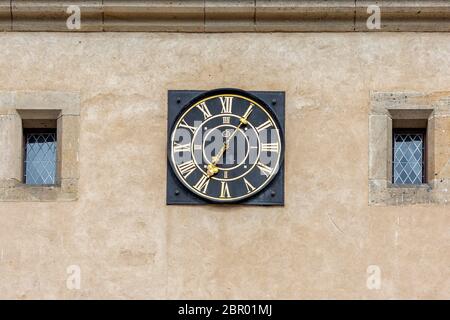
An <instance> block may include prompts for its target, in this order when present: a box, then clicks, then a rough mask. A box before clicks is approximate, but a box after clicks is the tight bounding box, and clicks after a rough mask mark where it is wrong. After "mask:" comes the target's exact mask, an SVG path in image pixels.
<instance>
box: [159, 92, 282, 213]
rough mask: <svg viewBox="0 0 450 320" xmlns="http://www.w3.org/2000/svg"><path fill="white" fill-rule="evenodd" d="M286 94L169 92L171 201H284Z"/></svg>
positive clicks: (190, 202) (168, 196)
mask: <svg viewBox="0 0 450 320" xmlns="http://www.w3.org/2000/svg"><path fill="white" fill-rule="evenodd" d="M283 107H284V93H280V92H247V91H243V90H239V89H217V90H212V91H207V92H201V91H169V117H168V120H169V123H168V146H167V154H168V164H169V165H168V184H167V203H168V204H204V203H237V202H239V203H243V204H245V203H247V204H265V205H270V204H276V205H282V204H283V202H284V186H283V182H284V176H283V173H284V170H283V168H284V167H283V154H284V135H283V132H284V130H283V129H284V108H283Z"/></svg>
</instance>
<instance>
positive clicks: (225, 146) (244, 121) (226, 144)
mask: <svg viewBox="0 0 450 320" xmlns="http://www.w3.org/2000/svg"><path fill="white" fill-rule="evenodd" d="M250 113H252V109H249V111H247V112H246V114H245V115H244V116H243V117H241V118H240V119H239V125H238V126H237V127H236V129H234V131H233V133H232V134H231V136H229V137H228V139H227V140H226V141H225V142H224V144H223V146H222V148H221V149H220V151H219V153H218V154H217V156H215V157H214V161H213V162H212V164H213V165H214V166H215V165H216V164H217V163H218V162H219V160H220V159H221V158H222V156H223V154H224V153H225V150H227V149H228V147H229V146H230V141H231V139H233V138H234V136H235V135H236V133H237V132H238V131H239V129H240V128H241V127H242V125H246V124H247V123H248V121H247V119H248V117H249V116H250Z"/></svg>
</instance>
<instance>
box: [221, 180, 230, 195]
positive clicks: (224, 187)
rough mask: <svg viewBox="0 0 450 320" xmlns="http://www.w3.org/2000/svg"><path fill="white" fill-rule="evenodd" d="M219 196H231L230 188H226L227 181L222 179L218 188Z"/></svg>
mask: <svg viewBox="0 0 450 320" xmlns="http://www.w3.org/2000/svg"><path fill="white" fill-rule="evenodd" d="M220 198H231V195H230V189H228V183H226V182H225V181H222V186H221V188H220Z"/></svg>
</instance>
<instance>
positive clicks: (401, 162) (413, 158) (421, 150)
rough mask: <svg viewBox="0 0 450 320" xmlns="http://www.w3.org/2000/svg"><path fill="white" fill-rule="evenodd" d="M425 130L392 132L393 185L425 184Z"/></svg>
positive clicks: (395, 130)
mask: <svg viewBox="0 0 450 320" xmlns="http://www.w3.org/2000/svg"><path fill="white" fill-rule="evenodd" d="M425 135H426V131H425V130H420V129H417V130H403V129H394V131H393V139H392V140H393V150H392V155H393V160H392V164H393V167H392V171H393V175H392V178H393V181H392V182H393V183H394V184H396V185H420V184H422V183H425V182H426V179H425V173H426V166H425Z"/></svg>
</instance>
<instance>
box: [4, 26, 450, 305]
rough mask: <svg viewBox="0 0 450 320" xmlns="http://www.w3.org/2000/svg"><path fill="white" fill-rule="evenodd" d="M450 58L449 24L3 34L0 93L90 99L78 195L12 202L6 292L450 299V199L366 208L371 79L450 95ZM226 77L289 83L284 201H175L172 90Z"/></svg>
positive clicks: (267, 84)
mask: <svg viewBox="0 0 450 320" xmlns="http://www.w3.org/2000/svg"><path fill="white" fill-rule="evenodd" d="M449 57H450V34H448V33H447V34H445V33H443V34H439V33H435V34H426V33H424V34H419V33H402V34H387V33H378V34H345V33H343V34H331V33H326V34H314V33H311V34H144V33H123V34H114V33H92V34H69V33H58V34H56V33H26V34H24V33H22V34H19V33H7V34H0V90H6V91H8V90H11V91H16V90H27V91H30V90H31V91H32V90H37V91H39V90H52V91H53V90H54V91H70V92H74V91H75V92H80V95H81V136H80V152H79V159H80V182H79V200H78V201H76V202H60V203H57V202H55V203H35V202H33V203H32V202H29V203H25V202H24V203H11V202H2V203H0V298H19V299H31V298H288V299H290V298H296V299H297V298H376V299H378V298H447V299H448V298H450V294H449V292H450V276H449V271H450V270H449V265H450V255H449V252H450V232H449V228H450V210H449V206H448V205H431V204H430V205H413V206H395V207H386V206H376V207H370V206H368V114H369V104H370V91H387V92H389V91H418V92H436V91H448V90H450V59H449ZM218 87H239V88H242V89H248V90H283V91H286V95H287V106H286V115H287V122H286V127H287V130H286V134H287V137H286V143H287V146H286V148H287V150H286V206H285V207H284V208H262V207H239V206H234V207H221V206H209V207H182V206H181V207H180V206H178V207H167V206H166V205H165V170H166V153H165V148H166V141H165V140H166V112H167V111H166V110H167V90H169V89H212V88H218ZM0 165H1V164H0ZM448 165H449V164H448V163H447V166H448ZM443 170H445V168H444V169H443ZM447 170H448V169H447ZM70 265H79V266H80V267H81V272H82V273H81V276H82V278H81V279H82V280H81V289H80V290H69V289H67V288H66V279H67V276H68V275H67V273H66V270H67V267H68V266H70ZM369 265H377V266H379V267H380V269H381V272H382V273H381V277H382V278H381V279H382V282H381V288H380V290H369V289H368V288H367V286H366V281H367V272H366V270H367V268H368V266H369Z"/></svg>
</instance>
